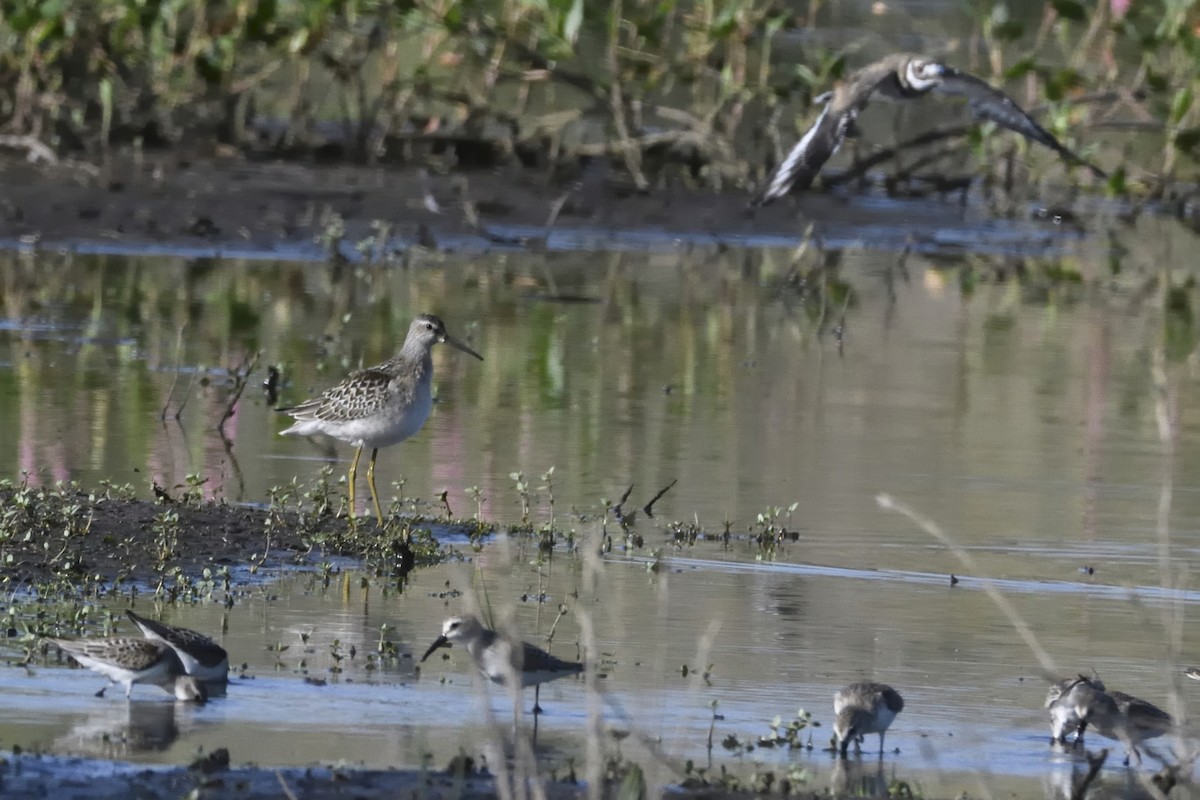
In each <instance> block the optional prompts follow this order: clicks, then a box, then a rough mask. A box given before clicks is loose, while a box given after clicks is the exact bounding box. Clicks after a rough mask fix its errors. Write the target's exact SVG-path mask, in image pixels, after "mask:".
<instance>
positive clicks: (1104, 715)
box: [1076, 686, 1175, 764]
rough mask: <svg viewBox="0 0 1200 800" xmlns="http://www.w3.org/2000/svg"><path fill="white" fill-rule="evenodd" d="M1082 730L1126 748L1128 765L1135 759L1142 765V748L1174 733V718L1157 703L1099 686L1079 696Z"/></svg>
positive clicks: (1078, 704)
mask: <svg viewBox="0 0 1200 800" xmlns="http://www.w3.org/2000/svg"><path fill="white" fill-rule="evenodd" d="M1076 698H1077V699H1076V706H1077V711H1076V713H1078V715H1079V717H1080V719H1081V720H1082V722H1081V727H1082V726H1084V725H1091V726H1092V727H1093V728H1094V729H1095V730H1096V732H1097V733H1099V734H1100V735H1101V736H1103V737H1105V738H1107V739H1113V740H1116V741H1118V742H1120V743H1121V744H1123V745H1125V751H1126V756H1125V763H1126V764H1128V763H1129V759H1130V758H1133V760H1134V761H1135V763H1137V764H1141V763H1142V754H1141V753H1140V752H1138V745H1140V744H1142V743H1143V742H1145V741H1146V740H1147V739H1153V738H1155V737H1158V736H1162V735H1163V734H1164V733H1170V732H1171V729H1172V728H1174V727H1175V720H1174V718H1173V717H1172V716H1171V715H1170V714H1168V713H1167V712H1165V711H1163V710H1162V709H1161V708H1159V707H1158V706H1156V705H1154V704H1153V703H1150V702H1147V701H1145V700H1142V699H1141V698H1139V697H1134V696H1133V695H1130V694H1125V693H1124V692H1109V691H1105V690H1103V689H1102V688H1098V687H1095V686H1091V687H1086V688H1085V689H1084V690H1082V691H1080V692H1078V693H1077V694H1076Z"/></svg>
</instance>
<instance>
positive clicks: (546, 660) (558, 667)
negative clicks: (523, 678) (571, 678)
mask: <svg viewBox="0 0 1200 800" xmlns="http://www.w3.org/2000/svg"><path fill="white" fill-rule="evenodd" d="M521 651H522V652H521V664H520V666H521V668H522V669H524V670H525V671H526V672H570V671H576V670H577V671H583V664H580V663H579V662H578V661H564V660H563V659H561V658H559V657H558V656H554V655H551V654H550V653H547V652H546V651H545V650H543V649H541V648H540V647H536V646H534V645H532V644H530V643H529V642H521Z"/></svg>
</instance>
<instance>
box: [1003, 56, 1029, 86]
mask: <svg viewBox="0 0 1200 800" xmlns="http://www.w3.org/2000/svg"><path fill="white" fill-rule="evenodd" d="M1036 70H1037V62H1035V61H1034V60H1033V58H1032V57H1026V58H1022V59H1021V60H1020V61H1018V62H1017V63H1015V64H1013V65H1012V66H1011V67H1009V68H1008V69H1006V70H1005V71H1004V77H1005V79H1007V80H1010V81H1012V80H1016V79H1017V78H1024V77H1025V76H1026V75H1028V74H1029V73H1031V72H1034V71H1036Z"/></svg>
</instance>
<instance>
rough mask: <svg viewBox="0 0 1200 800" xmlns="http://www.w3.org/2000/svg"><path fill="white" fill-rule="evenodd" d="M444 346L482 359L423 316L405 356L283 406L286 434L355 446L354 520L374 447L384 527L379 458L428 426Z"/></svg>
mask: <svg viewBox="0 0 1200 800" xmlns="http://www.w3.org/2000/svg"><path fill="white" fill-rule="evenodd" d="M439 342H445V343H447V344H449V345H452V346H453V347H456V348H458V349H459V350H462V351H463V352H464V353H468V354H470V355H473V356H475V357H476V358H478V359H479V360H480V361H482V360H483V356H481V355H479V353H476V352H475V351H474V350H472V349H471V348H469V347H467V346H466V345H465V344H463V343H462V342H460V341H459V340H458V339H455V338H454V337H453V336H451V335H450V334H448V333H446V326H445V325H444V324H442V321H441V320H440V319H438V318H437V317H435V316H433V315H431V314H422V315H421V316H419V317H417V318H416V319H414V320H413V321H412V324H411V325H409V326H408V335H407V336H406V337H405V338H404V344H403V346H401V348H400V352H399V353H397V354H396V355H395V356H393V357H392V358H389V359H388V360H387V361H384V362H383V363H382V364H379V365H378V366H374V367H370V368H369V369H363V370H358V371H357V372H352V373H350V376H349V377H347V378H346V379H345V380H344V381H342V382H341V383H339V384H338V385H337V386H334V387H333V388H332V389H328V390H327V391H326V392H325V393H324V394H322V395H321V396H320V397H314V398H313V399H311V400H306V401H304V402H303V403H300V404H299V405H296V406H292V407H290V408H281V409H279V411H283V412H285V413H287V414H290V415H291V416H292V417H294V418H295V419H296V422H295V423H294V424H293V425H292V426H291V427H290V428H288V429H286V430H284V431H283V432H282V433H283V435H285V436H287V435H292V434H295V435H299V436H311V435H313V434H316V433H323V434H325V435H326V436H332V437H333V438H334V439H340V440H341V441H343V442H348V443H350V444H352V445H354V446H355V447H356V448H357V449H356V450H355V451H354V461H353V462H352V463H351V464H350V474H349V480H350V516H351V517H353V516H354V480H355V476H356V475H357V474H358V461H359V459H360V458H361V457H362V452H363V448H364V447H370V448H371V462H370V464H369V465H368V466H367V486H368V487H369V488H370V489H371V502H372V503H373V504H374V506H375V517H376V518H377V519H378V520H379V525H380V526H381V527H382V526H383V524H384V520H383V510H382V508H381V507H380V505H379V493H378V492H377V491H376V490H375V457H376V456H377V455H378V454H379V448H381V447H387V446H389V445H393V444H398V443H399V442H402V441H404V440H405V439H407V438H409V437H410V436H413V435H414V434H415V433H416V432H417V431H419V430H421V426H422V425H424V424H425V420H426V418H428V416H429V412H430V411H431V410H432V408H433V392H432V389H431V387H432V384H433V358H432V357H431V351H432V350H433V346H434V345H435V344H438V343H439Z"/></svg>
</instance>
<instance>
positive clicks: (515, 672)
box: [421, 616, 583, 714]
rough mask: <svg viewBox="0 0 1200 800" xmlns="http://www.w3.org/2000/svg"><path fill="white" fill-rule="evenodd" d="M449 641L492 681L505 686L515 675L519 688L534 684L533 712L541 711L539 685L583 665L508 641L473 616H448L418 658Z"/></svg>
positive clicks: (561, 676) (423, 658) (575, 671)
mask: <svg viewBox="0 0 1200 800" xmlns="http://www.w3.org/2000/svg"><path fill="white" fill-rule="evenodd" d="M452 644H461V645H462V646H463V647H464V648H466V651H467V652H468V653H470V654H471V658H472V659H474V661H475V666H476V667H478V668H479V671H480V672H482V673H483V675H484V677H486V678H487V679H488V680H490V681H492V682H493V683H499V684H502V685H505V686H507V685H508V684H509V681H510V680H511V679H513V678H516V679H518V680H519V681H520V683H521V687H522V688H524V687H527V686H532V687H534V690H533V691H534V695H533V713H534V714H540V713H541V711H542V709H541V707H540V706H539V705H538V687H539V686H540V685H541V684H543V683H545V682H547V681H552V680H554V679H555V678H563V677H566V676H567V675H577V674H579V673H580V672H582V671H583V664H580V663H579V662H577V661H564V660H562V659H561V658H558V657H557V656H552V655H550V654H549V653H547V652H546V651H545V650H542V649H541V648H539V647H534V646H533V645H531V644H529V643H528V642H511V641H509V640H508V639H506V638H505V637H504V636H502V635H500V634H499V633H497V632H496V631H494V630H492V629H491V628H485V627H483V625H482V623H480V622H479V620H478V619H476V618H475V617H472V616H462V617H450V618H449V619H447V620H446V621H445V622H443V623H442V635H441V636H439V637H438V638H437V639H436V640H434V642H433V644H431V645H429V649H428V650H426V651H425V655H423V656H421V661H422V662H424V661H425V659H427V658H429V656H430V655H431V654H432V653H433V651H434V650H437V649H438V648H441V647H449V646H450V645H452Z"/></svg>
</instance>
